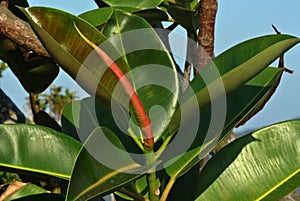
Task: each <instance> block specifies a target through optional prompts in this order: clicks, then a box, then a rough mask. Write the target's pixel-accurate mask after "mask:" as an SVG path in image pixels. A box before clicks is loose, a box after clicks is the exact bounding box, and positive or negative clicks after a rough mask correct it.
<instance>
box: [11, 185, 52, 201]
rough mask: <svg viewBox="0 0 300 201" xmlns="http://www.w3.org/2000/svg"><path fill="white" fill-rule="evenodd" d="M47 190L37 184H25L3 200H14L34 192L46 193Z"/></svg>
mask: <svg viewBox="0 0 300 201" xmlns="http://www.w3.org/2000/svg"><path fill="white" fill-rule="evenodd" d="M46 192H47V191H46V190H45V189H43V188H41V187H39V186H37V185H34V184H30V183H28V184H26V185H25V186H23V187H22V188H21V189H20V190H18V191H17V192H15V193H14V194H12V196H10V197H9V198H7V199H5V201H11V200H15V199H18V198H22V197H26V196H29V195H34V194H40V193H46Z"/></svg>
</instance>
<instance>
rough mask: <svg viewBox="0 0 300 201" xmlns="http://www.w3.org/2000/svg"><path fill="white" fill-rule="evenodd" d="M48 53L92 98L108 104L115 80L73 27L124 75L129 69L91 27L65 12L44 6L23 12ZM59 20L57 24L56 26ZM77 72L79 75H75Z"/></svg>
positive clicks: (104, 39)
mask: <svg viewBox="0 0 300 201" xmlns="http://www.w3.org/2000/svg"><path fill="white" fill-rule="evenodd" d="M22 11H23V12H24V13H25V14H26V16H27V18H28V20H29V23H30V24H31V26H32V28H33V29H34V31H35V32H36V33H37V35H38V37H39V39H40V40H41V41H42V43H43V45H44V46H45V48H46V49H47V51H48V52H49V53H50V54H51V55H52V56H53V57H54V58H55V60H56V61H57V63H58V64H59V65H60V66H61V67H62V68H63V69H64V70H65V71H66V72H67V73H68V74H69V75H70V76H71V77H72V78H73V79H76V81H77V82H78V84H79V85H80V86H81V87H82V88H84V89H85V90H86V91H87V92H89V93H90V94H92V95H95V93H96V95H97V96H98V97H101V98H102V99H103V100H105V101H106V103H107V104H109V102H110V99H111V93H112V91H113V88H114V86H115V84H116V83H117V79H116V77H115V76H114V75H113V74H112V73H111V72H110V71H109V70H108V71H107V70H106V69H107V65H106V64H105V63H104V62H103V61H102V60H101V59H100V58H99V56H97V55H94V54H91V52H92V51H93V49H92V48H91V47H90V46H89V44H87V43H86V42H85V41H84V40H83V39H82V38H81V36H80V35H79V34H78V32H77V30H76V28H75V25H76V27H77V28H78V29H79V30H80V31H81V32H82V33H84V35H85V36H86V37H87V38H88V39H89V40H91V41H93V42H94V43H96V44H100V43H102V44H103V45H102V46H101V48H103V50H104V51H105V52H106V53H107V54H108V55H109V56H111V57H112V58H113V59H115V60H116V61H115V62H116V63H117V64H118V65H119V67H120V68H121V70H122V71H123V72H124V73H126V72H127V71H128V70H129V69H128V67H127V65H126V63H124V61H123V59H122V58H121V56H120V55H119V53H118V51H117V50H116V49H114V48H113V46H111V45H110V43H109V42H105V43H103V42H104V41H106V38H105V37H104V36H103V35H102V34H101V33H100V32H99V31H98V30H97V29H96V28H95V27H94V26H92V25H90V24H89V23H87V22H86V21H84V20H82V19H81V18H79V17H76V16H74V15H72V14H69V13H66V12H64V11H60V10H56V9H53V8H45V7H31V8H26V9H22ZM58 19H59V21H60V23H57V20H58ZM62 33H64V34H62ZM78 73H80V74H79V75H78Z"/></svg>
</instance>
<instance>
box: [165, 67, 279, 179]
mask: <svg viewBox="0 0 300 201" xmlns="http://www.w3.org/2000/svg"><path fill="white" fill-rule="evenodd" d="M281 73H282V69H280V68H267V69H265V70H264V71H263V72H261V73H260V74H259V75H257V76H256V77H255V78H253V79H252V80H250V81H249V82H247V83H246V84H245V85H243V86H241V87H239V88H238V89H237V90H235V91H234V92H232V93H230V94H228V95H227V110H226V111H227V115H226V119H225V124H224V126H223V130H222V133H221V135H220V136H218V135H217V134H218V133H216V135H214V136H213V137H215V138H212V139H211V141H207V142H206V144H204V145H202V146H199V145H201V144H202V143H203V142H204V138H205V137H206V136H205V135H200V134H202V133H206V132H207V130H208V126H209V124H210V115H211V114H210V113H209V112H208V111H207V108H205V109H206V110H203V111H201V112H202V114H201V123H200V125H199V130H198V133H199V134H198V135H197V137H196V139H195V140H194V143H193V144H192V146H191V148H190V149H189V150H188V151H187V152H186V153H184V154H183V156H182V157H181V158H179V159H178V158H175V159H173V160H174V161H176V160H177V161H176V163H174V161H169V163H174V164H173V165H171V166H168V167H167V168H166V171H167V173H168V174H169V175H170V176H172V177H179V176H181V175H183V174H184V173H186V172H187V171H188V170H189V169H190V168H191V167H193V166H194V165H196V164H197V163H198V162H199V160H200V158H201V156H202V157H203V156H205V155H206V154H207V153H208V152H209V151H210V149H211V147H210V145H216V143H217V140H218V137H221V138H223V137H224V136H226V135H227V134H228V133H230V132H231V131H232V129H233V128H234V127H235V125H236V124H238V123H239V121H240V120H241V119H242V118H243V117H245V116H246V115H247V114H248V113H249V112H251V111H252V110H253V109H254V108H256V106H257V105H258V104H259V103H260V101H261V100H262V99H263V98H264V97H265V94H267V93H268V92H269V91H270V90H272V87H273V86H274V85H275V83H276V82H277V80H278V79H279V77H280V75H281ZM208 109H210V108H208ZM206 147H210V149H207V150H205V148H206ZM203 150H204V151H203ZM200 153H201V156H199V154H200ZM169 163H166V166H167V165H168V164H169Z"/></svg>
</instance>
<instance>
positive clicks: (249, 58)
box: [191, 35, 300, 108]
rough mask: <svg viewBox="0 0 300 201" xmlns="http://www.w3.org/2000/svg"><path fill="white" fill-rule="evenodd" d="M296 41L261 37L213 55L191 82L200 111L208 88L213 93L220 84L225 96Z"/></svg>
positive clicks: (277, 37)
mask: <svg viewBox="0 0 300 201" xmlns="http://www.w3.org/2000/svg"><path fill="white" fill-rule="evenodd" d="M299 42H300V39H299V38H296V37H293V36H289V35H269V36H263V37H259V38H254V39H251V40H248V41H245V42H243V43H240V44H238V45H236V46H234V47H232V48H230V49H229V50H227V51H225V52H224V53H222V54H221V55H219V56H217V57H216V58H215V59H214V60H213V61H212V62H210V63H209V64H208V65H206V66H205V67H204V69H203V70H202V71H201V72H200V74H198V75H197V76H196V77H195V78H194V80H193V81H192V83H191V85H192V87H193V89H194V90H195V91H196V96H197V99H198V102H199V106H200V108H201V106H204V105H206V104H208V103H209V102H210V99H209V91H208V87H210V88H211V89H210V90H212V91H217V89H216V87H219V85H218V82H220V81H222V82H223V84H224V87H225V90H226V93H229V92H231V91H233V90H234V89H236V88H237V87H238V86H240V85H242V84H244V83H246V82H247V81H249V80H250V79H251V78H253V77H255V76H256V75H257V74H258V73H259V72H261V71H262V70H263V69H265V68H266V67H267V66H268V65H269V64H271V63H272V62H273V61H274V60H275V59H277V58H278V57H279V56H280V55H281V54H282V53H284V52H286V51H288V50H289V49H290V48H291V47H293V46H294V45H296V44H298V43H299ZM214 67H216V68H217V71H218V73H219V74H220V77H218V74H217V73H214V71H215V70H216V69H215V68H214ZM203 78H204V79H205V80H206V81H205V82H204V81H203ZM217 92H218V91H217ZM222 95H224V94H222V93H221V92H220V93H219V96H222ZM217 96H218V95H216V97H217Z"/></svg>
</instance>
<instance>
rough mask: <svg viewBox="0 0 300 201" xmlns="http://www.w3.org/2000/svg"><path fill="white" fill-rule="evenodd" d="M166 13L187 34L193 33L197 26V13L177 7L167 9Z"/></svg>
mask: <svg viewBox="0 0 300 201" xmlns="http://www.w3.org/2000/svg"><path fill="white" fill-rule="evenodd" d="M168 13H169V14H170V15H171V17H172V18H174V20H175V21H176V22H177V23H178V24H180V25H181V26H182V27H184V28H185V29H187V30H188V31H189V32H192V33H194V32H195V31H196V30H197V29H198V26H199V23H198V22H199V20H198V18H199V13H198V12H197V11H193V10H189V9H186V8H182V7H179V6H170V7H168Z"/></svg>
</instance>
